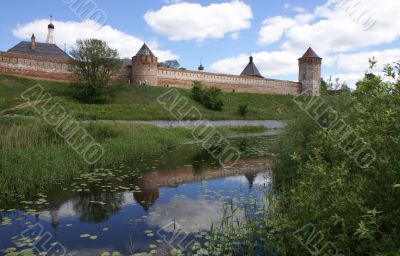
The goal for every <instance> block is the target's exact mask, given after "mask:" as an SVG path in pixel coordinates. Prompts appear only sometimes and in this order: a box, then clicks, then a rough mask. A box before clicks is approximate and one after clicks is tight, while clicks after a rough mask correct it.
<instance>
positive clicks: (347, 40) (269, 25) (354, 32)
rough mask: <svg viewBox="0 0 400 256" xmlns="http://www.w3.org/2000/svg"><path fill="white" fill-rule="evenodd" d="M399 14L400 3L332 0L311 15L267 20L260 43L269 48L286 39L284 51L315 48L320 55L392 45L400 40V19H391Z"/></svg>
mask: <svg viewBox="0 0 400 256" xmlns="http://www.w3.org/2000/svg"><path fill="white" fill-rule="evenodd" d="M377 7H379V8H377ZM399 10H400V1H393V0H365V1H356V0H329V1H328V2H327V3H326V4H324V5H321V6H317V7H316V9H315V11H314V12H313V13H310V14H299V15H296V16H294V17H281V16H276V17H271V18H268V19H267V20H265V21H264V22H263V25H262V28H261V30H260V32H259V42H260V43H261V44H264V45H268V44H270V43H271V42H276V41H277V40H279V39H281V38H282V37H283V39H284V40H285V42H284V43H283V44H282V45H281V48H282V49H284V50H293V49H297V48H299V47H300V48H306V47H307V46H309V45H310V44H312V46H315V48H318V49H319V50H320V53H321V54H326V53H330V52H346V51H351V50H354V49H357V48H362V47H367V46H374V45H379V44H384V43H391V42H393V41H394V40H396V39H398V38H399V37H400V30H399V29H398V28H399V27H400V19H395V18H393V19H389V18H388V17H397V14H398V12H399ZM302 16H303V17H307V18H306V19H304V18H303V19H301V17H302ZM299 19H300V22H299ZM269 33H271V34H272V36H271V37H269Z"/></svg>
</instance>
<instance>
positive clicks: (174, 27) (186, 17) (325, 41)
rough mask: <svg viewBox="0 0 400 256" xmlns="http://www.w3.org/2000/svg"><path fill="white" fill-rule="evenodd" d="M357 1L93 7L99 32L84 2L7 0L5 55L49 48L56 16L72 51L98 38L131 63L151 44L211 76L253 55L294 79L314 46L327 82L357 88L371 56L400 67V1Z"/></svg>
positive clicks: (100, 3) (167, 0) (262, 65)
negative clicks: (30, 46) (33, 44)
mask: <svg viewBox="0 0 400 256" xmlns="http://www.w3.org/2000/svg"><path fill="white" fill-rule="evenodd" d="M355 1H356V0H313V1H299V0H283V1H282V0H242V1H240V0H233V1H229V0H222V1H211V0H207V1H194V0H188V1H179V0H146V1H144V0H143V1H128V0H125V1H123V0H120V1H118V0H115V1H106V0H92V2H91V4H93V6H94V5H97V10H100V11H102V12H103V11H104V14H105V15H106V17H107V18H106V19H104V20H105V22H103V19H102V20H100V19H97V20H96V17H94V18H93V17H90V18H93V20H96V21H99V22H100V23H102V24H101V25H104V26H100V25H99V24H97V25H98V26H94V25H95V24H94V22H92V23H90V24H88V23H87V22H86V23H85V21H83V20H84V19H85V18H87V16H85V15H84V14H80V13H79V12H78V11H76V8H77V7H78V6H81V5H82V3H83V2H84V0H57V1H54V0H52V1H50V0H38V1H22V0H14V1H7V0H6V1H3V5H2V15H1V17H0V34H1V40H0V50H2V51H5V50H8V49H9V48H11V47H12V46H13V45H15V44H17V43H18V42H20V41H21V40H29V38H30V35H31V34H32V33H35V35H36V37H37V40H38V41H44V40H45V37H46V34H47V23H48V19H49V18H48V17H49V15H50V14H52V15H53V17H54V24H55V26H56V30H55V32H56V41H57V44H58V45H59V46H60V47H61V48H64V45H65V44H66V45H67V48H68V49H70V48H71V47H72V46H73V43H74V41H75V40H76V39H77V38H89V37H98V38H101V39H104V40H105V41H107V42H108V43H109V44H110V46H112V47H114V48H117V49H118V50H119V51H120V54H121V55H123V56H126V57H131V55H134V54H135V52H136V51H137V50H138V49H139V47H140V45H141V44H142V42H143V41H146V42H148V43H149V45H150V47H151V48H152V49H153V50H154V52H155V53H156V54H157V55H158V56H159V58H160V59H161V60H165V59H172V58H177V59H178V60H179V62H180V63H181V65H182V66H183V67H185V68H188V69H196V67H197V66H198V65H199V61H200V59H202V60H203V65H205V66H206V69H207V71H211V72H221V73H231V74H238V73H240V71H241V69H242V68H243V67H244V66H245V65H246V62H247V61H248V55H249V54H253V55H254V57H255V63H256V64H257V65H258V67H259V69H260V71H261V73H262V74H263V75H264V76H266V77H271V78H280V79H288V80H297V58H299V57H300V56H301V54H302V53H303V52H304V51H305V50H306V49H307V47H308V46H310V45H311V46H312V47H313V48H314V50H315V51H316V52H317V53H318V54H319V55H320V56H321V57H322V58H324V62H323V63H324V64H323V76H325V77H327V76H329V75H336V76H338V77H341V78H342V80H344V81H347V82H348V83H349V84H350V85H352V84H354V82H355V81H356V80H357V78H358V77H361V76H362V73H363V72H364V71H365V69H366V66H367V60H368V58H369V57H372V56H376V57H377V58H378V59H379V60H380V61H381V62H380V63H381V64H382V65H383V64H384V63H386V62H393V61H397V60H400V41H399V36H400V31H399V29H398V28H399V27H400V24H399V22H400V21H398V19H397V20H396V18H395V17H396V15H397V13H398V12H399V11H400V4H399V3H398V2H400V1H395V0H365V1H362V2H361V3H362V4H359V5H355V3H357V2H358V1H357V2H355ZM355 6H356V7H355ZM376 6H379V7H380V8H376ZM93 10H95V9H93ZM98 17H99V16H98ZM104 17H105V16H104ZM391 19H393V20H391ZM379 68H381V67H378V69H379Z"/></svg>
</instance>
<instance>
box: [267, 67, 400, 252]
mask: <svg viewBox="0 0 400 256" xmlns="http://www.w3.org/2000/svg"><path fill="white" fill-rule="evenodd" d="M371 62H372V63H371V66H372V67H373V66H374V65H375V64H376V60H374V59H373V60H371ZM372 64H374V65H372ZM386 70H389V69H388V66H386ZM397 71H398V69H397V68H396V66H394V67H392V70H391V72H387V76H388V77H391V78H393V75H392V74H393V73H397ZM371 74H372V73H371V71H368V72H367V73H366V76H365V77H364V78H363V80H361V81H360V82H359V83H358V84H357V89H356V90H355V91H354V92H353V93H352V94H351V95H350V94H348V95H342V96H340V97H327V98H326V99H325V101H326V102H327V104H328V105H329V106H331V107H332V109H334V112H335V113H337V114H338V116H339V117H340V118H342V119H343V120H344V122H345V123H346V125H347V126H348V127H350V128H351V129H353V130H354V132H355V133H356V134H357V135H358V137H359V138H362V140H363V141H364V142H365V145H367V146H368V147H369V148H371V149H372V150H373V151H374V152H375V154H376V158H375V159H374V161H373V162H372V163H371V164H370V165H367V166H362V165H359V164H357V161H356V160H355V158H354V157H351V155H350V154H348V153H346V152H345V151H344V150H343V148H341V147H340V145H341V143H342V142H343V139H344V138H345V131H343V130H342V131H341V130H337V129H323V128H320V127H319V126H318V125H317V123H316V122H315V120H312V119H311V118H309V117H308V115H307V114H306V113H304V114H303V116H299V117H298V119H297V120H296V121H295V122H294V123H292V124H291V125H289V128H288V130H287V131H286V133H285V134H284V135H283V136H282V137H281V139H280V142H279V148H278V149H277V150H276V152H277V154H278V159H277V164H276V167H275V169H274V182H275V184H274V186H275V190H276V191H277V192H278V197H277V198H278V199H277V200H273V201H274V203H271V215H269V217H268V220H267V221H268V223H269V224H268V225H267V226H268V228H269V229H270V230H269V232H271V231H272V232H273V236H270V239H272V240H273V241H274V243H275V245H276V248H275V250H276V251H279V254H280V255H306V254H307V253H309V252H308V250H307V248H306V247H305V246H304V245H302V244H301V243H300V241H299V240H298V238H297V237H296V236H294V235H293V233H294V232H296V231H297V230H299V229H301V228H302V227H304V226H305V225H307V224H310V223H312V224H314V225H315V227H316V229H317V230H316V232H320V233H321V234H322V235H323V241H321V242H320V244H319V249H322V247H323V246H324V244H327V243H332V244H333V245H334V247H335V248H336V249H337V251H338V253H339V254H341V255H399V254H400V249H399V248H400V236H399V230H400V186H399V185H398V184H399V183H400V182H399V181H400V162H399V161H398V156H399V154H400V122H399V120H400V80H399V77H398V76H397V77H396V76H394V80H391V81H389V82H385V81H384V80H383V79H382V78H381V77H379V76H377V75H373V74H372V75H371ZM304 100H306V99H304ZM321 118H327V119H329V118H332V115H331V117H329V116H323V117H321ZM351 142H353V141H351ZM356 150H360V149H358V148H356ZM308 238H310V237H309V236H306V237H304V239H306V240H307V239H308ZM314 242H316V241H314ZM313 245H314V244H312V243H311V244H309V246H313ZM321 255H322V254H321ZM329 255H335V253H331V254H329Z"/></svg>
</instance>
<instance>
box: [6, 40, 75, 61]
mask: <svg viewBox="0 0 400 256" xmlns="http://www.w3.org/2000/svg"><path fill="white" fill-rule="evenodd" d="M35 45H36V47H35V50H34V51H32V42H20V43H19V44H17V45H15V46H14V47H12V48H11V49H9V50H8V51H7V52H10V53H18V54H24V55H32V56H37V57H46V58H52V59H56V60H62V61H68V60H70V59H71V57H69V55H68V54H66V53H65V52H64V51H63V50H61V49H60V48H59V47H58V46H57V45H55V44H48V43H35Z"/></svg>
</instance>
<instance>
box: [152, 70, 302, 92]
mask: <svg viewBox="0 0 400 256" xmlns="http://www.w3.org/2000/svg"><path fill="white" fill-rule="evenodd" d="M157 78H158V86H164V87H179V88H186V89H190V88H192V83H193V81H201V82H202V84H203V85H204V86H206V87H210V86H216V87H218V88H220V89H221V90H223V91H228V92H232V91H235V92H250V93H251V92H254V93H267V94H294V95H296V94H300V93H301V83H299V82H291V81H283V80H275V79H265V78H258V77H243V76H234V75H225V74H216V73H208V72H198V71H190V70H179V69H168V68H158V72H157Z"/></svg>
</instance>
